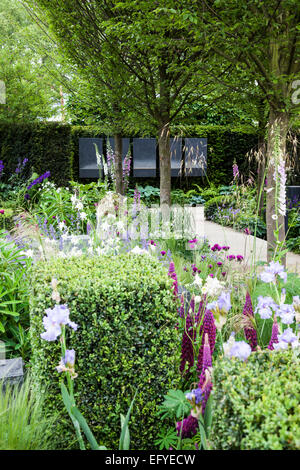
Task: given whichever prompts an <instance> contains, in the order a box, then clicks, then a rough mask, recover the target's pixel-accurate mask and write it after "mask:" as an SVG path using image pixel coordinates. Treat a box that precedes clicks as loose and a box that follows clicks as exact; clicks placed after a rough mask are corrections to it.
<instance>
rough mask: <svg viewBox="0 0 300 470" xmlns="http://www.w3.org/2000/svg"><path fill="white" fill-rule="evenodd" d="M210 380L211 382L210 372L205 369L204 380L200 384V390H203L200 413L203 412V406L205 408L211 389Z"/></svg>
mask: <svg viewBox="0 0 300 470" xmlns="http://www.w3.org/2000/svg"><path fill="white" fill-rule="evenodd" d="M212 388H213V386H212V382H211V374H210V371H209V369H206V370H205V382H204V384H203V385H202V391H203V399H202V404H201V412H202V415H204V413H205V408H206V403H207V400H208V399H209V395H210V392H211V391H212Z"/></svg>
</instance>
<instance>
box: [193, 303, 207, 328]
mask: <svg viewBox="0 0 300 470" xmlns="http://www.w3.org/2000/svg"><path fill="white" fill-rule="evenodd" d="M204 303H205V296H204V298H203V300H201V301H200V304H199V308H198V312H197V313H196V316H195V320H196V323H197V325H198V324H199V322H200V321H201V319H202V316H203V312H204V308H203V307H204Z"/></svg>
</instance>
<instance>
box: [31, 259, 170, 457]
mask: <svg viewBox="0 0 300 470" xmlns="http://www.w3.org/2000/svg"><path fill="white" fill-rule="evenodd" d="M53 277H54V278H56V279H58V281H59V285H58V289H59V292H60V295H61V299H62V300H61V303H65V304H67V305H68V306H69V309H70V316H71V319H72V321H75V322H76V323H77V324H78V325H79V328H78V330H77V331H76V332H73V333H72V334H71V335H70V337H69V338H68V348H69V349H72V348H74V349H75V351H76V371H77V373H78V378H76V380H75V399H76V403H77V406H78V408H79V409H80V411H81V412H82V414H83V415H84V417H85V418H86V420H87V422H88V424H89V425H90V427H91V429H92V431H93V432H94V434H95V436H96V437H97V440H98V442H100V443H101V444H104V445H106V446H107V447H108V448H114V449H115V448H118V439H119V434H120V413H123V414H124V415H125V414H126V411H127V409H128V407H129V404H130V402H131V400H132V398H133V396H134V393H135V391H136V390H138V393H137V396H136V399H135V403H134V408H133V411H132V418H131V421H130V434H131V438H132V448H133V449H151V448H153V442H154V440H155V439H156V437H157V432H158V431H159V429H160V425H159V422H158V420H157V417H156V412H157V408H158V405H159V404H160V403H161V401H162V400H163V395H164V394H165V393H166V392H167V390H169V389H170V388H172V387H173V388H174V384H176V383H177V367H178V363H177V345H178V344H177V343H178V338H177V334H178V333H177V330H176V329H175V324H176V318H177V310H176V305H175V303H174V299H173V293H172V290H171V284H172V283H171V280H170V278H169V277H168V275H167V272H166V270H165V268H164V267H163V266H162V265H161V264H160V263H159V262H158V261H157V260H156V259H154V258H150V257H147V256H140V255H128V254H125V255H122V256H118V257H102V258H91V257H85V256H83V257H80V258H71V259H67V260H66V259H64V260H61V259H57V260H54V259H52V260H51V261H49V262H47V263H43V262H40V263H38V264H37V265H35V266H34V268H33V271H32V292H31V301H30V304H31V314H30V315H31V330H30V336H31V343H32V370H33V374H34V376H35V377H36V380H37V381H38V382H39V383H41V384H45V385H47V386H48V390H49V391H48V396H47V403H48V409H49V410H50V411H51V410H57V409H62V402H61V398H60V391H59V386H58V380H59V377H58V373H57V372H56V370H55V367H56V366H57V365H58V362H59V359H60V354H59V350H60V346H59V344H57V343H47V342H46V341H43V340H42V339H41V338H40V334H41V333H42V331H43V326H42V318H43V316H44V314H45V309H46V308H49V307H52V306H53V301H52V300H51V287H50V282H51V279H52V278H53ZM68 426H69V428H68ZM56 433H57V435H58V440H60V441H61V442H60V445H61V446H66V445H67V444H66V442H62V441H63V439H64V438H65V441H67V443H68V445H70V442H71V439H70V433H72V436H73V445H74V434H73V429H72V425H71V423H70V422H69V421H68V417H67V416H65V418H63V419H62V420H61V423H60V426H59V428H58V429H56Z"/></svg>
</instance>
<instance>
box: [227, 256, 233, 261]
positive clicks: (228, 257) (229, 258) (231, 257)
mask: <svg viewBox="0 0 300 470" xmlns="http://www.w3.org/2000/svg"><path fill="white" fill-rule="evenodd" d="M227 259H228V260H229V261H232V260H233V259H235V256H234V255H229V256H227Z"/></svg>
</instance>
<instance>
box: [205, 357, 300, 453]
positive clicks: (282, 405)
mask: <svg viewBox="0 0 300 470" xmlns="http://www.w3.org/2000/svg"><path fill="white" fill-rule="evenodd" d="M212 396H213V403H212V409H213V426H212V433H211V436H210V440H211V442H212V444H213V447H214V448H215V449H221V450H229V449H230V450H236V449H242V450H244V449H247V450H250V449H260V450H282V449H284V450H285V449H286V450H288V449H300V413H299V399H300V358H299V355H296V353H295V352H292V351H288V352H283V353H282V352H281V353H279V352H276V351H261V352H257V353H253V354H251V356H250V357H249V359H248V362H247V363H244V362H242V361H240V360H238V359H236V360H230V359H224V360H221V361H219V362H218V363H217V364H216V365H215V367H214V389H213V394H212Z"/></svg>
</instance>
